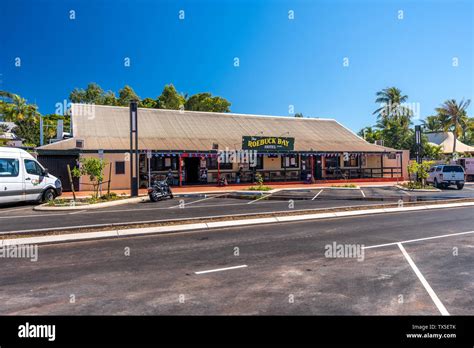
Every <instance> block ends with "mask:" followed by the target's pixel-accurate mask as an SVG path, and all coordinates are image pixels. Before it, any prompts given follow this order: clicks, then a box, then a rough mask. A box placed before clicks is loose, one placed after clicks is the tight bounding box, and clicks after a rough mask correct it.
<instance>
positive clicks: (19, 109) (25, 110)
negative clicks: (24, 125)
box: [0, 91, 38, 122]
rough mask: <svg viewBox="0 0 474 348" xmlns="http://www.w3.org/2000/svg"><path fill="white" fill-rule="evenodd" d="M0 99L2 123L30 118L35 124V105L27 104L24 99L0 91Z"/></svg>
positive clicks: (36, 114) (36, 116) (36, 118)
mask: <svg viewBox="0 0 474 348" xmlns="http://www.w3.org/2000/svg"><path fill="white" fill-rule="evenodd" d="M0 98H2V100H0V102H1V104H0V107H1V109H0V113H1V114H2V119H3V120H4V121H9V122H17V121H22V120H24V119H30V118H31V119H32V120H33V121H34V122H37V120H38V107H37V106H36V105H34V104H28V103H27V102H26V99H24V98H22V97H20V96H19V95H17V94H13V93H10V92H6V91H0Z"/></svg>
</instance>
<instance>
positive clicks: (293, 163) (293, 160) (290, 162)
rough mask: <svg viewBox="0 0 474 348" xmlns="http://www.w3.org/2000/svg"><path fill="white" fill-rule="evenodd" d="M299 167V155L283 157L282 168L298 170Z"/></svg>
mask: <svg viewBox="0 0 474 348" xmlns="http://www.w3.org/2000/svg"><path fill="white" fill-rule="evenodd" d="M299 166H300V165H299V158H298V155H289V156H281V167H282V168H298V167H299Z"/></svg>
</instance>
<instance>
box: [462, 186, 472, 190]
mask: <svg viewBox="0 0 474 348" xmlns="http://www.w3.org/2000/svg"><path fill="white" fill-rule="evenodd" d="M463 189H464V190H469V191H474V188H472V187H466V186H464V188H463Z"/></svg>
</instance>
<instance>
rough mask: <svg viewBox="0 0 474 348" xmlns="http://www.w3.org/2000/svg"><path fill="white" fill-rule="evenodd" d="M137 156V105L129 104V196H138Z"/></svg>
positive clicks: (134, 101) (135, 102) (138, 159)
mask: <svg viewBox="0 0 474 348" xmlns="http://www.w3.org/2000/svg"><path fill="white" fill-rule="evenodd" d="M139 161H140V158H139V154H138V103H137V101H136V100H132V101H131V102H130V196H131V197H137V196H138V184H139V180H138V178H139V176H140V174H139V170H140V169H139Z"/></svg>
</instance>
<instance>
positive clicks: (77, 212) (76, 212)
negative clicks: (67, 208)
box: [68, 210, 87, 215]
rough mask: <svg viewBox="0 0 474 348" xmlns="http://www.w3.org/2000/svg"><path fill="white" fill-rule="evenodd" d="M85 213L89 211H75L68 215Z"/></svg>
mask: <svg viewBox="0 0 474 348" xmlns="http://www.w3.org/2000/svg"><path fill="white" fill-rule="evenodd" d="M85 211H87V210H78V211H74V212H72V213H68V215H74V214H79V213H83V212H85Z"/></svg>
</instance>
